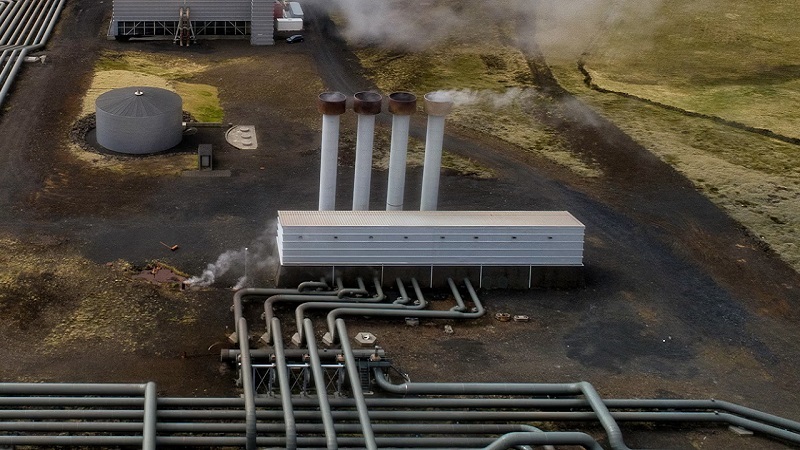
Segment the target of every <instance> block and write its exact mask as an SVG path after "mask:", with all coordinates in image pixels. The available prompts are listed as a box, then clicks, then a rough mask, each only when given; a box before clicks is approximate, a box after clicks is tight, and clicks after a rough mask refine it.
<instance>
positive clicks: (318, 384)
mask: <svg viewBox="0 0 800 450" xmlns="http://www.w3.org/2000/svg"><path fill="white" fill-rule="evenodd" d="M276 320H277V319H276ZM303 327H304V328H305V332H306V340H307V342H308V353H309V358H311V370H312V374H313V375H314V386H315V388H316V390H317V399H318V400H319V411H320V414H321V415H322V424H323V426H324V427H325V439H326V444H327V448H328V450H336V449H338V448H339V444H338V443H337V442H336V429H335V428H334V424H333V417H332V416H331V406H330V403H328V392H327V389H326V387H325V375H324V374H323V373H322V362H321V361H320V359H319V352H318V350H317V341H316V338H315V336H314V325H312V323H311V319H306V320H305V321H303Z"/></svg>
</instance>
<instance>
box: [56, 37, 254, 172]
mask: <svg viewBox="0 0 800 450" xmlns="http://www.w3.org/2000/svg"><path fill="white" fill-rule="evenodd" d="M239 62H240V63H241V61H239ZM234 63H236V60H233V61H227V62H226V64H234ZM209 67H210V65H209V64H200V63H197V62H195V61H192V60H189V59H186V58H175V57H167V56H160V55H152V54H145V53H142V52H126V53H118V52H111V53H106V54H104V55H103V57H102V58H101V59H100V60H99V62H98V63H97V65H96V67H95V73H94V76H93V77H92V83H91V85H90V87H89V89H88V90H87V91H86V94H85V95H84V97H83V103H82V109H81V113H80V116H79V117H77V118H76V121H77V120H78V119H79V118H82V117H85V116H86V115H89V114H93V113H94V112H95V101H96V100H97V97H98V96H100V95H101V94H103V93H104V92H107V91H109V90H112V89H117V88H121V87H126V86H152V87H158V88H162V89H169V90H172V91H175V92H177V93H178V94H179V95H180V96H181V98H182V99H183V109H184V110H185V111H188V112H189V113H191V114H192V115H193V116H194V117H195V118H196V119H197V120H200V121H207V122H217V121H221V120H222V119H223V112H222V108H221V107H220V100H219V92H218V90H217V88H216V87H214V86H211V85H208V84H199V83H190V82H186V81H180V80H187V79H191V77H193V76H196V75H198V74H201V73H203V72H204V71H205V70H207V69H208V68H209ZM69 149H70V150H71V152H72V153H73V155H74V156H75V157H76V158H77V159H78V160H80V161H83V162H84V163H87V164H89V165H90V166H92V167H94V168H99V169H102V170H107V171H112V172H116V173H130V174H140V175H146V176H164V175H177V174H180V173H181V172H183V171H184V170H188V169H192V168H194V167H195V164H196V158H195V156H194V155H191V154H180V155H174V154H171V155H159V156H153V157H149V158H126V157H117V156H111V155H101V154H99V153H94V152H87V151H86V150H84V149H83V148H81V147H80V146H79V145H76V144H74V143H71V144H70V145H69Z"/></svg>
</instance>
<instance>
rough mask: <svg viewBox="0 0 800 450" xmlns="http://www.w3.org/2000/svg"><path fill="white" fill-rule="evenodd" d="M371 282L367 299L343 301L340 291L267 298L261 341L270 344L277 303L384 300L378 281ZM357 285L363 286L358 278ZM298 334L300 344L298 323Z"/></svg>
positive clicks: (300, 326) (300, 328) (351, 302)
mask: <svg viewBox="0 0 800 450" xmlns="http://www.w3.org/2000/svg"><path fill="white" fill-rule="evenodd" d="M372 281H373V283H374V285H375V295H374V296H372V297H367V298H344V299H343V298H341V297H339V295H338V293H339V292H341V290H339V291H336V292H337V293H336V294H335V295H311V294H291V295H286V294H279V295H273V296H272V297H269V298H268V299H266V300H265V301H264V322H265V323H266V327H267V330H266V332H265V333H264V335H263V336H262V340H263V341H264V342H266V343H267V344H271V343H272V333H271V331H270V329H271V323H272V319H273V318H274V317H275V310H274V309H273V307H274V305H275V303H278V302H292V303H301V304H302V303H308V302H312V301H321V302H335V301H337V300H345V301H346V302H347V304H355V303H360V302H363V303H374V302H381V301H383V300H384V299H385V298H386V295H385V294H384V292H383V289H382V288H381V284H380V281H379V280H378V279H377V278H373V279H372ZM359 283H360V284H361V285H363V281H361V279H360V278H359ZM349 291H351V292H353V291H354V290H352V289H349ZM358 291H359V292H360V291H361V290H360V289H358ZM364 292H366V291H364ZM301 322H302V321H301ZM298 332H299V339H300V341H301V342H302V340H303V339H302V336H303V332H302V325H301V324H299V323H298Z"/></svg>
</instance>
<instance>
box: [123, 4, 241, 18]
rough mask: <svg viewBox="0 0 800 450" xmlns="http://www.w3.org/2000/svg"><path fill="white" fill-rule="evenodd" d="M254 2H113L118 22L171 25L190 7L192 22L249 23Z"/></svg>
mask: <svg viewBox="0 0 800 450" xmlns="http://www.w3.org/2000/svg"><path fill="white" fill-rule="evenodd" d="M250 5H251V0H186V2H185V5H184V1H183V0H114V13H113V20H115V21H140V20H155V21H170V20H173V21H174V20H178V19H179V11H180V8H181V7H183V6H188V7H189V10H190V18H191V20H208V21H215V20H225V21H249V20H250Z"/></svg>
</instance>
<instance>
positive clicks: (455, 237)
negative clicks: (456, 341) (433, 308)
mask: <svg viewBox="0 0 800 450" xmlns="http://www.w3.org/2000/svg"><path fill="white" fill-rule="evenodd" d="M506 219H509V220H506ZM508 222H510V223H511V225H509V224H508ZM476 225H477V226H476ZM584 229H585V227H584V226H583V224H581V223H580V222H578V221H577V219H575V218H574V217H573V216H572V215H571V214H569V213H568V212H565V211H556V212H529V211H522V212H502V211H501V212H469V211H464V212H455V213H452V212H439V211H422V212H414V211H411V212H408V211H406V212H403V211H400V212H393V211H389V212H385V211H368V212H363V211H355V212H352V211H280V212H279V217H278V240H279V242H278V249H279V254H280V256H281V264H284V265H350V266H359V265H360V266H376V265H420V266H427V265H436V266H448V265H471V266H478V265H487V266H488V265H493V266H513V265H523V266H527V265H536V266H563V265H568V266H581V265H583V245H584ZM476 238H477V239H476Z"/></svg>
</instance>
